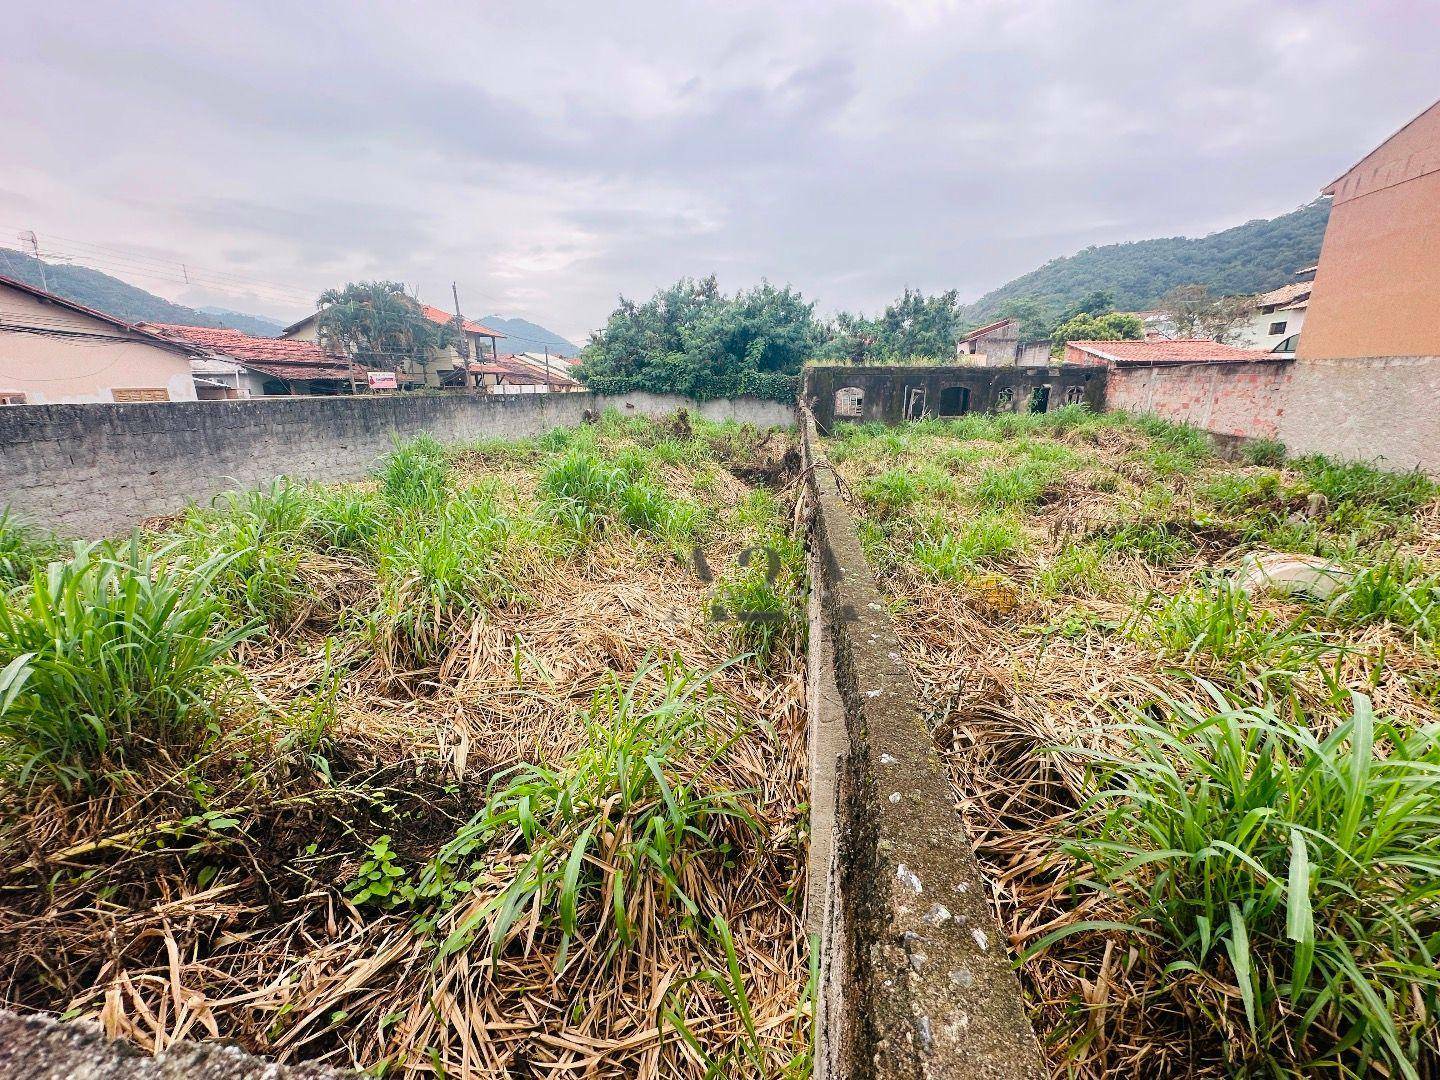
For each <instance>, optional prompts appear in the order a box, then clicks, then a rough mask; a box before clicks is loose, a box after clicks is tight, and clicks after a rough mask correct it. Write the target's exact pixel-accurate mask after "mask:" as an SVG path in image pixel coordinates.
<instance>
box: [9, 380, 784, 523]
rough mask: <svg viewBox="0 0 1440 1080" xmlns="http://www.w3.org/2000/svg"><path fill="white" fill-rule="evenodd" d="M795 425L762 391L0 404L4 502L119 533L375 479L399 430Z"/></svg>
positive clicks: (529, 431) (509, 434) (513, 433)
mask: <svg viewBox="0 0 1440 1080" xmlns="http://www.w3.org/2000/svg"><path fill="white" fill-rule="evenodd" d="M681 407H686V408H689V409H691V410H693V411H695V412H696V413H698V414H699V415H701V416H704V417H705V418H707V419H711V420H726V419H734V420H741V421H748V422H750V423H754V424H757V425H760V426H765V427H768V426H773V425H790V424H793V423H794V412H793V410H792V409H791V408H790V407H789V406H786V405H781V404H779V403H778V402H774V401H763V400H760V399H757V398H734V399H724V400H719V401H707V402H704V403H697V402H694V401H690V400H688V399H686V398H681V397H676V396H673V395H661V394H644V393H634V394H619V395H599V394H593V393H576V394H523V395H477V396H474V397H470V396H462V395H455V396H440V395H396V396H394V397H322V398H264V399H259V400H253V401H213V402H212V401H199V402H169V403H163V404H161V403H155V404H135V405H34V406H22V407H18V408H11V409H0V507H5V506H7V505H8V506H9V508H10V510H11V511H12V512H13V513H15V514H17V515H19V516H21V517H23V518H25V519H27V520H29V521H32V522H34V523H36V524H39V525H44V526H46V527H48V528H52V529H54V530H56V531H57V532H60V533H62V534H66V535H73V536H79V537H89V538H93V537H100V536H106V535H112V534H116V533H121V532H124V531H126V530H127V529H129V528H131V527H132V526H133V525H135V524H136V523H137V522H139V521H141V520H142V519H144V518H146V517H152V516H157V515H161V514H169V513H173V512H175V511H177V510H181V509H183V508H184V507H185V505H186V504H187V503H188V502H191V501H196V502H203V501H205V500H207V499H209V498H211V497H212V496H214V495H215V494H216V493H217V492H219V491H223V490H226V489H228V488H232V487H235V486H237V485H239V486H250V485H254V484H258V483H263V482H266V481H269V480H271V479H273V478H275V477H276V476H280V475H286V476H292V477H295V478H298V479H307V480H326V481H346V480H358V479H361V478H363V477H364V476H366V475H367V474H368V473H369V471H370V469H371V467H372V466H373V465H374V463H375V460H376V459H377V458H378V457H379V456H380V455H381V454H384V453H386V452H387V451H389V450H390V449H391V448H392V447H393V445H394V442H395V440H396V439H397V438H402V439H403V438H409V437H412V436H415V435H418V434H420V433H421V432H429V433H430V434H432V435H434V436H435V437H436V438H437V439H440V440H441V441H442V442H459V441H464V440H467V439H478V438H483V437H498V438H510V439H517V438H524V437H526V436H530V435H539V434H543V433H544V432H546V431H549V430H551V429H552V428H557V427H566V426H571V425H574V424H578V423H580V422H581V420H582V419H583V417H584V414H585V412H586V411H587V410H591V411H603V410H604V409H607V408H615V409H619V410H621V411H622V412H636V413H643V414H645V415H649V416H659V415H664V414H667V413H671V412H674V411H675V410H676V409H678V408H681Z"/></svg>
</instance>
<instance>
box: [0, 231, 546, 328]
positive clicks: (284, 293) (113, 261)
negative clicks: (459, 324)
mask: <svg viewBox="0 0 1440 1080" xmlns="http://www.w3.org/2000/svg"><path fill="white" fill-rule="evenodd" d="M0 228H7V226H0ZM23 238H24V237H23V236H22V239H23ZM28 238H29V241H30V243H31V247H32V248H33V249H34V252H35V256H34V257H35V260H36V262H37V263H39V271H40V276H41V280H42V284H43V287H44V288H45V290H46V291H47V292H49V291H50V287H49V282H48V279H47V277H46V274H45V265H46V264H45V258H50V259H54V260H56V261H58V262H60V263H62V264H65V265H72V266H79V267H84V268H89V269H97V270H114V271H117V272H119V273H123V274H128V275H131V276H134V277H141V278H146V279H148V280H153V281H164V282H167V283H171V284H177V285H191V286H195V285H200V286H204V287H209V288H213V289H216V290H217V291H220V292H229V293H231V294H232V295H243V294H245V293H247V292H248V293H249V294H254V293H256V292H257V291H258V292H260V293H268V294H269V295H268V296H266V297H264V298H266V299H270V300H272V301H277V302H283V303H294V304H297V305H300V304H303V305H304V306H306V307H309V308H312V309H313V307H314V303H315V300H314V296H315V294H314V293H313V292H312V291H311V290H308V289H305V288H303V287H301V286H297V285H289V284H281V283H278V282H272V281H267V280H265V279H263V278H257V277H252V276H249V275H245V274H236V273H232V272H229V271H222V270H212V269H208V268H206V267H204V266H203V265H201V264H198V263H194V262H190V261H189V260H188V259H187V260H185V261H180V260H172V259H168V258H164V257H160V256H154V255H146V254H144V253H140V252H135V251H133V250H131V249H126V248H121V247H117V246H114V245H108V244H96V243H93V242H91V241H86V240H77V239H74V238H70V237H65V236H61V235H59V234H58V233H47V234H46V238H47V243H46V247H45V251H44V257H42V254H41V248H40V244H39V240H38V237H37V236H36V234H35V232H34V230H29V231H28ZM51 240H62V241H65V242H66V244H67V245H71V246H73V247H78V248H83V249H88V250H89V251H93V252H96V253H98V254H89V253H87V251H70V250H66V248H62V247H56V246H55V245H54V244H52V243H50V241H51ZM3 252H4V249H3V248H0V253H3ZM5 257H6V262H7V265H11V269H12V272H13V269H14V267H13V264H10V263H9V257H8V255H6V256H5ZM473 291H474V292H476V293H479V294H480V295H481V296H484V297H488V298H489V299H491V300H494V301H495V302H496V303H500V304H503V303H504V302H505V301H504V300H502V299H501V298H500V297H498V296H495V295H494V294H493V293H489V292H486V291H485V290H482V289H474V290H473ZM162 299H163V298H162ZM170 302H172V303H173V301H170ZM177 306H183V305H177ZM503 337H504V339H505V340H507V341H523V342H526V343H528V344H531V345H539V346H541V347H542V348H550V347H554V346H555V345H556V344H557V343H556V342H555V341H553V340H550V339H545V338H534V337H529V336H527V335H524V334H503Z"/></svg>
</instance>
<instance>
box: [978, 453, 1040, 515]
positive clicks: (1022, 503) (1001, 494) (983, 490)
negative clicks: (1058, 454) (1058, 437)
mask: <svg viewBox="0 0 1440 1080" xmlns="http://www.w3.org/2000/svg"><path fill="white" fill-rule="evenodd" d="M1060 472H1061V470H1060V469H1059V467H1058V466H1056V465H1055V464H1053V463H1052V462H1048V461H1038V460H1034V459H1027V460H1025V461H1022V462H1020V464H1018V465H1012V466H1010V467H1009V468H999V467H996V466H993V465H991V466H986V467H985V469H983V470H982V471H981V473H980V477H979V479H978V480H977V481H976V482H975V484H974V486H973V487H972V488H971V489H970V492H969V494H970V497H971V498H972V499H973V500H974V501H975V502H976V503H977V504H978V505H980V506H992V507H995V506H1000V507H1015V508H1017V509H1023V508H1026V507H1030V506H1033V505H1034V504H1035V503H1036V502H1038V501H1039V500H1040V496H1042V495H1044V494H1045V491H1046V489H1047V488H1049V487H1050V485H1051V484H1053V483H1054V482H1055V481H1056V480H1057V479H1058V478H1059V476H1060Z"/></svg>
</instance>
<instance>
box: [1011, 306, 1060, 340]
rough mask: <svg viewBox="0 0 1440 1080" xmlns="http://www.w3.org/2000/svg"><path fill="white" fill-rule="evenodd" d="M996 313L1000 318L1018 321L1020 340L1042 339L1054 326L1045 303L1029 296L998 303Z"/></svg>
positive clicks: (1048, 334)
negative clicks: (998, 307)
mask: <svg viewBox="0 0 1440 1080" xmlns="http://www.w3.org/2000/svg"><path fill="white" fill-rule="evenodd" d="M998 314H999V316H1000V318H1002V319H1016V320H1018V321H1019V323H1020V340H1021V341H1044V340H1045V339H1046V338H1048V337H1049V336H1050V333H1051V331H1052V330H1054V328H1055V323H1054V320H1053V319H1051V317H1050V315H1049V313H1048V312H1047V311H1046V310H1045V305H1044V304H1042V303H1040V301H1039V300H1036V299H1035V298H1034V297H1030V296H1024V297H1017V298H1015V299H1013V300H1006V301H1005V302H1004V303H1003V304H1001V305H1000V310H999V312H998Z"/></svg>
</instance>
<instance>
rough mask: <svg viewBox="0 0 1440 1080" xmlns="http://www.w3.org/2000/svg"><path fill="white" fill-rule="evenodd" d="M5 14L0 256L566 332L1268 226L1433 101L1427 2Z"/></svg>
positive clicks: (219, 289)
mask: <svg viewBox="0 0 1440 1080" xmlns="http://www.w3.org/2000/svg"><path fill="white" fill-rule="evenodd" d="M0 4H3V5H4V6H5V7H6V8H8V9H9V10H8V11H7V12H6V13H5V25H6V29H7V31H8V32H7V34H6V41H7V43H6V49H5V59H4V61H3V64H0V102H3V107H0V116H3V121H0V122H3V124H4V128H5V132H6V138H5V140H4V150H3V157H0V163H3V165H0V245H5V244H10V245H12V246H13V244H14V243H15V242H14V241H12V240H11V237H13V235H14V233H15V231H16V230H18V229H34V230H36V231H37V232H38V233H39V237H40V245H41V250H42V253H43V252H45V251H47V250H48V251H51V252H53V253H56V254H61V253H63V254H69V255H71V256H72V257H74V259H75V261H80V262H89V263H90V264H92V265H95V266H97V267H99V268H101V269H105V270H107V271H110V272H113V273H115V274H116V275H117V276H121V277H124V278H126V279H127V280H130V281H132V282H133V283H134V284H137V285H140V286H142V287H144V288H147V289H149V290H151V291H152V292H157V293H160V294H162V295H165V296H168V297H170V298H172V299H177V300H180V301H181V302H184V303H188V304H193V305H204V304H216V305H219V306H223V307H231V308H236V309H240V310H248V311H255V312H258V313H262V314H267V315H272V316H276V317H280V318H282V319H288V318H290V317H296V316H298V315H300V314H302V313H303V312H304V311H305V310H307V308H308V307H309V306H310V305H312V304H313V297H314V295H315V294H316V293H318V292H319V291H320V290H322V289H324V288H327V287H329V286H332V285H338V284H343V283H344V282H345V281H347V280H351V279H362V278H392V279H400V280H403V281H406V282H409V283H411V284H412V285H414V286H415V287H416V288H417V289H418V290H419V295H420V297H421V299H423V300H426V301H429V302H431V303H435V304H437V305H440V306H444V307H449V306H450V303H451V301H450V282H451V281H452V280H455V281H457V282H458V283H459V287H460V294H461V300H462V301H463V303H464V306H465V310H466V314H467V315H472V316H475V315H481V314H487V313H492V312H494V313H499V314H503V315H520V316H524V317H526V318H530V319H532V320H534V321H536V322H540V323H542V324H545V325H547V326H549V327H551V328H553V329H555V330H557V331H559V332H561V333H563V334H565V335H567V336H568V337H570V338H572V339H574V340H577V341H580V340H582V339H583V337H584V335H585V333H586V332H587V331H589V330H590V329H592V328H595V327H597V326H599V325H601V324H603V322H604V320H605V317H606V315H607V313H608V312H609V311H610V309H611V308H612V307H613V306H614V302H615V299H616V297H617V295H619V294H624V295H626V296H631V297H637V298H639V297H645V296H648V295H649V294H650V293H651V292H653V291H654V290H655V289H656V288H659V287H661V286H664V285H666V284H668V283H670V282H672V281H673V280H675V279H676V278H677V277H680V276H682V275H693V276H699V275H704V274H708V273H711V272H714V273H716V274H718V275H719V277H720V281H721V284H722V285H723V286H724V287H725V288H727V289H734V288H738V287H741V286H747V285H750V284H753V283H755V282H758V281H759V280H760V279H761V278H769V279H770V280H771V281H774V282H777V283H783V282H791V283H793V284H795V285H796V286H798V287H799V288H800V289H802V290H803V291H804V293H805V294H806V296H807V297H810V298H812V299H816V300H818V301H819V302H820V306H821V309H822V310H823V311H826V312H829V311H833V310H835V309H838V308H842V307H843V308H850V309H863V310H865V311H870V312H873V311H875V310H876V309H878V308H880V307H882V306H883V305H884V303H885V302H886V301H887V300H889V299H890V298H892V297H893V296H895V295H896V294H897V293H899V292H900V290H901V289H902V288H903V287H904V286H906V285H911V286H915V287H918V288H921V289H923V290H925V291H927V292H931V291H939V290H944V289H947V288H955V289H958V290H960V293H961V294H962V296H963V297H965V298H966V299H970V298H973V297H975V296H978V295H979V294H980V293H982V292H984V291H985V290H987V289H989V288H992V287H994V286H996V285H999V284H1001V283H1003V282H1004V281H1006V280H1007V279H1009V278H1011V277H1013V276H1015V275H1016V274H1019V273H1023V272H1024V271H1026V270H1029V269H1032V268H1033V267H1035V266H1036V265H1038V264H1040V263H1042V262H1044V261H1045V260H1046V259H1049V258H1052V257H1054V256H1057V255H1064V254H1069V253H1071V252H1073V251H1076V250H1078V249H1079V248H1082V247H1084V246H1086V245H1088V244H1102V243H1110V242H1114V241H1120V240H1134V239H1144V238H1147V237H1152V236H1171V235H1181V234H1183V235H1202V234H1204V233H1206V232H1211V231H1214V230H1216V229H1220V228H1224V227H1226V226H1229V225H1233V224H1238V223H1240V222H1242V221H1245V220H1246V219H1249V218H1254V217H1269V216H1273V215H1275V214H1279V213H1283V212H1285V211H1287V210H1291V209H1293V208H1295V207H1296V206H1298V205H1301V204H1302V203H1304V202H1306V201H1308V200H1310V199H1311V198H1313V197H1314V196H1315V195H1316V194H1317V193H1318V192H1319V190H1320V188H1321V187H1323V186H1324V185H1325V184H1326V183H1328V182H1329V181H1330V180H1331V179H1332V178H1333V177H1334V176H1335V175H1336V174H1338V173H1339V172H1341V171H1343V170H1344V169H1345V168H1347V167H1348V166H1349V165H1350V164H1352V163H1353V162H1354V161H1355V160H1356V159H1358V158H1359V157H1361V156H1362V155H1363V154H1365V153H1366V152H1368V151H1369V150H1370V149H1371V148H1372V147H1373V146H1374V145H1375V144H1376V143H1377V142H1379V141H1380V140H1381V139H1383V138H1384V137H1385V136H1387V135H1388V134H1390V133H1391V132H1392V131H1393V130H1395V129H1396V128H1397V127H1399V126H1400V125H1401V124H1403V123H1404V122H1405V121H1407V120H1409V119H1410V118H1411V117H1412V116H1413V115H1415V114H1416V113H1418V112H1419V111H1420V110H1421V109H1422V108H1424V107H1425V106H1427V105H1428V104H1430V103H1431V102H1432V101H1434V100H1435V98H1436V97H1437V96H1440V77H1437V76H1440V68H1437V65H1436V57H1437V56H1440V3H1437V2H1436V0H1389V2H1386V0H1378V2H1371V3H1367V4H1362V3H1359V2H1356V0H1343V2H1342V0H1335V2H1329V0H1315V2H1287V0H1254V2H1251V0H1171V2H1169V3H1165V4H1159V3H1154V2H1144V3H1142V2H1114V3H1107V2H1102V0H1091V2H1079V0H1071V2H1060V0H1034V2H1029V0H1012V2H989V0H984V2H956V3H943V2H937V3H893V4H891V3H850V4H826V5H807V4H799V3H793V4H775V3H763V4H747V3H738V2H735V0H724V2H717V3H713V4H685V3H676V2H674V0H652V2H646V3H639V4H630V5H611V4H594V3H590V4H573V5H566V4H546V3H534V2H527V3H523V4H520V3H517V4H498V3H476V2H471V3H453V4H452V3H423V4H422V3H417V4H404V5H400V4H396V5H380V4H371V3H364V4H357V3H354V2H345V3H333V4H330V3H314V2H310V0H304V2H299V3H297V2H295V0H287V2H284V3H257V4H249V5H246V8H247V10H243V11H242V10H239V9H238V7H232V6H230V5H225V6H221V5H212V4H209V3H204V2H198V0H187V2H185V3H183V4H166V3H155V2H146V3H139V4H115V3H103V4H102V3H94V4H84V5H80V4H68V3H58V2H52V0H39V2H37V0H0ZM85 244H91V245H100V246H99V247H84V246H82V245H85ZM181 262H183V263H185V264H186V265H187V270H186V271H182V270H181V269H180V267H179V265H178V264H179V263H181ZM186 273H188V274H189V276H190V277H191V279H192V282H194V283H192V284H190V285H187V284H185V282H184V275H185V274H186ZM221 275H224V276H223V277H222V276H221ZM252 282H253V283H256V284H253V285H252V284H250V283H252ZM197 283H198V284H197Z"/></svg>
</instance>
